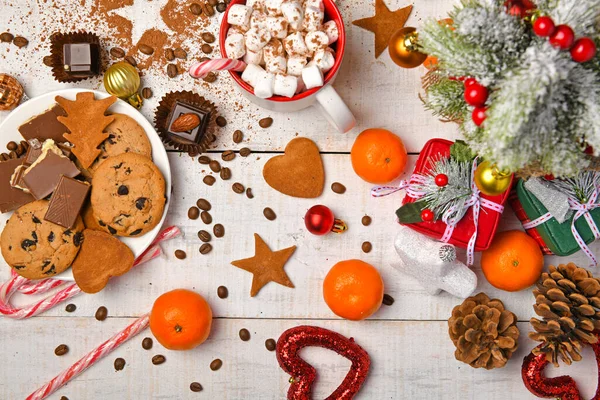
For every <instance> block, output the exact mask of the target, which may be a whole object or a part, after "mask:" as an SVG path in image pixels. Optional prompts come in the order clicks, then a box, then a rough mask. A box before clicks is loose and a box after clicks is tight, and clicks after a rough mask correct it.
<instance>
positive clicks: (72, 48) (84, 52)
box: [63, 43, 100, 77]
mask: <svg viewBox="0 0 600 400" xmlns="http://www.w3.org/2000/svg"><path fill="white" fill-rule="evenodd" d="M63 65H64V68H65V71H66V72H67V73H68V74H69V75H71V76H73V77H90V76H94V75H98V74H99V73H100V48H99V47H98V45H97V44H96V43H65V44H63Z"/></svg>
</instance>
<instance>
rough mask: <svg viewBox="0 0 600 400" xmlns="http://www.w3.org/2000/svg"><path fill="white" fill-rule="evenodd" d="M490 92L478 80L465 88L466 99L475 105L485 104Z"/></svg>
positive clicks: (468, 102) (469, 103)
mask: <svg viewBox="0 0 600 400" xmlns="http://www.w3.org/2000/svg"><path fill="white" fill-rule="evenodd" d="M488 95H489V92H488V90H487V88H486V87H485V86H483V85H481V84H479V83H477V82H475V83H473V84H471V85H470V86H467V87H466V88H465V101H466V102H467V104H468V105H470V106H473V107H481V106H483V105H484V104H485V102H486V100H487V98H488Z"/></svg>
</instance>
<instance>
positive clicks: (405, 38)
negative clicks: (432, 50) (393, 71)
mask: <svg viewBox="0 0 600 400" xmlns="http://www.w3.org/2000/svg"><path fill="white" fill-rule="evenodd" d="M389 52H390V57H391V58H392V61H394V62H395V63H396V64H398V65H399V66H401V67H402V68H415V67H418V66H419V65H421V64H423V62H424V61H425V59H426V58H427V54H423V53H421V52H419V51H418V50H417V29H416V28H411V27H404V28H402V29H400V30H399V31H397V32H396V33H394V35H392V38H391V39H390V43H389Z"/></svg>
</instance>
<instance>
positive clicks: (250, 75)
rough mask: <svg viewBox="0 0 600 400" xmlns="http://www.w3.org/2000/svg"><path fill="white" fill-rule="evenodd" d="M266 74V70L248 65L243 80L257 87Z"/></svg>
mask: <svg viewBox="0 0 600 400" xmlns="http://www.w3.org/2000/svg"><path fill="white" fill-rule="evenodd" d="M264 74H265V70H264V69H262V68H261V67H260V66H258V65H256V64H248V66H247V67H246V69H245V70H244V72H243V73H242V80H243V81H244V82H246V83H247V84H249V85H250V86H256V84H257V83H258V81H259V79H260V78H261V77H262V76H263V75H264Z"/></svg>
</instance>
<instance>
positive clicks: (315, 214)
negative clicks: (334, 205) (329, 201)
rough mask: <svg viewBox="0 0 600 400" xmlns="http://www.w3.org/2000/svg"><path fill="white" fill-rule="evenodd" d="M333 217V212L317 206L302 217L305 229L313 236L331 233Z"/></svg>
mask: <svg viewBox="0 0 600 400" xmlns="http://www.w3.org/2000/svg"><path fill="white" fill-rule="evenodd" d="M334 222H335V217H334V215H333V212H331V210H330V209H329V208H327V207H325V206H322V205H317V206H313V207H311V208H309V209H308V211H307V212H306V215H305V216H304V224H305V225H306V229H308V231H309V232H310V233H312V234H313V235H319V236H320V235H325V234H327V233H329V232H331V228H333V224H334Z"/></svg>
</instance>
